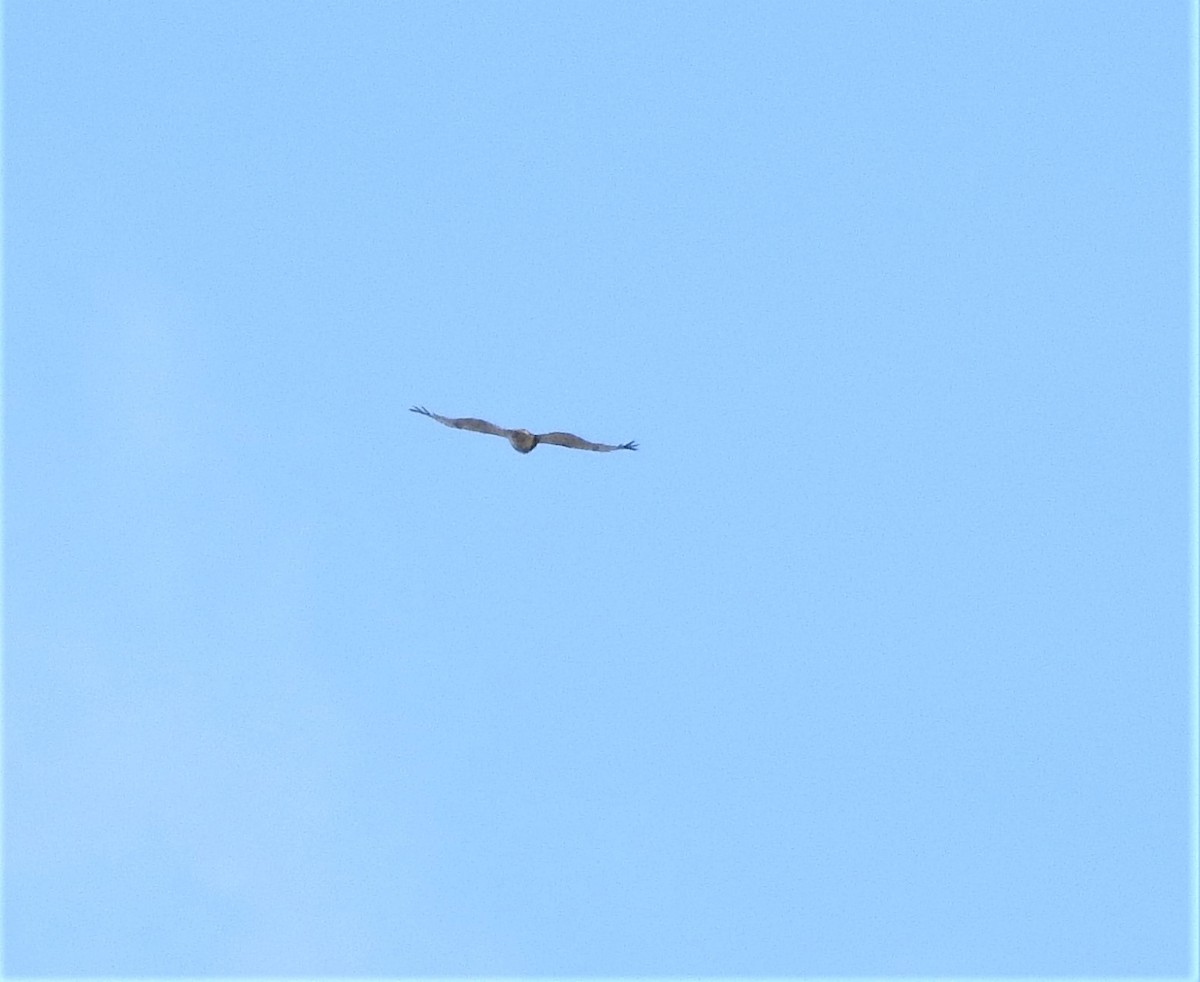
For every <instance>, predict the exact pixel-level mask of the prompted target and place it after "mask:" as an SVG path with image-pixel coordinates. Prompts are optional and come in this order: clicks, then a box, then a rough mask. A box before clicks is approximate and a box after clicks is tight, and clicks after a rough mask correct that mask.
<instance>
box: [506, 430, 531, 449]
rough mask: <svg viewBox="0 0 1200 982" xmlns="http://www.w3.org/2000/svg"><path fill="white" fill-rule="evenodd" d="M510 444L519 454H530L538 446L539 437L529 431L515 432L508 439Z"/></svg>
mask: <svg viewBox="0 0 1200 982" xmlns="http://www.w3.org/2000/svg"><path fill="white" fill-rule="evenodd" d="M508 442H509V443H511V444H512V446H513V449H514V450H516V451H517V452H518V453H529V451H530V450H532V449H533V448H534V447H536V446H537V437H536V436H534V435H533V434H532V433H530V432H529V431H528V430H513V431H512V436H510V437H509V438H508Z"/></svg>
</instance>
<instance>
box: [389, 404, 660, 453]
mask: <svg viewBox="0 0 1200 982" xmlns="http://www.w3.org/2000/svg"><path fill="white" fill-rule="evenodd" d="M409 412H413V413H420V414H421V415H422V416H428V417H429V418H430V419H436V420H437V421H438V422H439V423H441V424H442V425H443V426H453V427H454V428H455V429H456V430H474V431H475V432H476V433H490V434H492V436H502V437H504V438H505V439H506V440H508V442H509V443H511V444H512V448H513V449H514V450H516V451H517V452H518V453H529V451H530V450H532V449H533V448H534V447H536V446H537V445H538V444H539V443H552V444H554V446H556V447H573V448H574V449H576V450H604V451H608V450H636V449H637V444H636V443H635V442H634V441H633V440H630V441H629V442H628V443H620V444H617V445H616V446H614V445H613V444H611V443H590V442H588V441H587V440H584V439H581V438H580V437H577V436H576V435H575V434H574V433H530V432H529V430H506V429H504V428H503V427H502V426H496V425H494V424H493V423H489V422H488V421H487V420H486V419H472V418H470V417H469V416H468V417H464V418H463V419H450V418H449V417H447V416H439V415H438V414H437V413H431V412H430V411H429V410H428V409H426V408H425V407H424V406H413V407H412V409H410V410H409Z"/></svg>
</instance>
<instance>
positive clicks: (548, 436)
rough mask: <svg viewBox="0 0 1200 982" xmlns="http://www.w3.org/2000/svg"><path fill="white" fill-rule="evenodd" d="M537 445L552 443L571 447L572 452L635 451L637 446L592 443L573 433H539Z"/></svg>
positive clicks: (631, 443)
mask: <svg viewBox="0 0 1200 982" xmlns="http://www.w3.org/2000/svg"><path fill="white" fill-rule="evenodd" d="M537 440H538V443H552V444H554V446H556V447H571V448H572V449H573V450H601V451H604V452H607V451H609V450H636V449H637V444H636V443H635V442H634V441H633V440H630V441H629V442H628V443H622V444H618V445H615V446H614V445H613V444H611V443H592V442H591V441H590V440H585V439H583V438H582V437H578V436H576V435H575V434H574V433H539V434H538V438H537Z"/></svg>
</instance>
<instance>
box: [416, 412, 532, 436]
mask: <svg viewBox="0 0 1200 982" xmlns="http://www.w3.org/2000/svg"><path fill="white" fill-rule="evenodd" d="M409 412H412V413H420V414H421V415H422V416H428V417H429V418H430V419H436V420H437V421H438V422H439V423H441V424H442V425H443V426H453V427H454V428H455V429H456V430H472V431H473V432H475V433H490V434H491V435H492V436H502V437H504V438H505V439H507V438H508V437H509V435H510V434H511V433H512V430H506V429H503V428H502V427H499V426H496V424H494V423H489V422H488V421H487V420H486V419H474V418H472V417H470V416H464V417H463V418H461V419H451V418H450V417H449V416H439V415H438V414H437V413H431V412H430V411H429V410H428V409H426V408H425V407H424V406H413V407H412V408H411V409H410V410H409Z"/></svg>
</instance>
